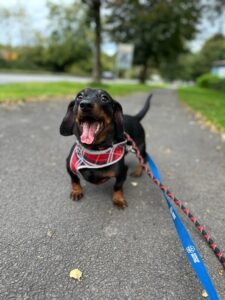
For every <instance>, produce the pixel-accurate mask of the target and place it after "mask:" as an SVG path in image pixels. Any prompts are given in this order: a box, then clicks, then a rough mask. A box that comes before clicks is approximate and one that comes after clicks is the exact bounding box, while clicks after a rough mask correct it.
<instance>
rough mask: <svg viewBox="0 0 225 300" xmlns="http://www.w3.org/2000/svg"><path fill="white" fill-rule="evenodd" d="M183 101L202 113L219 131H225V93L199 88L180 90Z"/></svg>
mask: <svg viewBox="0 0 225 300" xmlns="http://www.w3.org/2000/svg"><path fill="white" fill-rule="evenodd" d="M178 95H179V98H180V100H181V101H183V102H185V103H186V104H187V105H188V106H190V108H191V109H193V110H194V111H196V112H199V113H201V114H202V115H203V116H205V117H206V118H207V119H208V120H209V121H210V122H212V123H213V124H214V125H215V126H216V127H217V128H218V129H219V130H222V131H225V93H224V92H217V91H212V90H208V89H203V88H199V87H182V88H179V89H178Z"/></svg>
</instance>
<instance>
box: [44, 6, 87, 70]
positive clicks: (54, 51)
mask: <svg viewBox="0 0 225 300" xmlns="http://www.w3.org/2000/svg"><path fill="white" fill-rule="evenodd" d="M49 9H50V13H49V18H50V20H51V23H50V24H51V35H50V38H49V40H48V46H47V49H46V52H45V63H46V65H47V66H48V67H49V68H51V69H52V70H54V71H61V72H63V71H65V70H67V69H68V68H69V66H71V65H75V64H78V65H80V66H81V65H82V63H84V64H87V63H89V64H90V65H91V45H90V43H88V32H87V28H86V26H85V22H84V10H83V8H82V9H81V5H80V4H79V3H76V2H75V3H74V4H72V5H70V6H66V7H62V6H61V5H57V4H51V3H49ZM59 24H60V25H59ZM86 70H87V68H86ZM84 72H85V71H84Z"/></svg>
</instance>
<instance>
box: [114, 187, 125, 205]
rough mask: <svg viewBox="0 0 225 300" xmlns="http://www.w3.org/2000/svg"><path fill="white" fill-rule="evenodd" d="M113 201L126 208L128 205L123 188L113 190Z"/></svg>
mask: <svg viewBox="0 0 225 300" xmlns="http://www.w3.org/2000/svg"><path fill="white" fill-rule="evenodd" d="M112 201H113V203H114V204H115V205H117V206H118V207H119V208H125V207H126V206H127V204H126V201H125V199H124V196H123V191H122V190H119V191H114V192H113V198H112Z"/></svg>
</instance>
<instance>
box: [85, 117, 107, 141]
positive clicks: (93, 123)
mask: <svg viewBox="0 0 225 300" xmlns="http://www.w3.org/2000/svg"><path fill="white" fill-rule="evenodd" d="M79 126H80V131H81V136H80V140H81V142H82V143H84V144H89V145H90V144H92V143H93V142H94V140H95V137H96V136H97V135H98V134H99V133H100V132H101V131H102V129H103V122H102V121H99V120H94V119H84V120H80V122H79Z"/></svg>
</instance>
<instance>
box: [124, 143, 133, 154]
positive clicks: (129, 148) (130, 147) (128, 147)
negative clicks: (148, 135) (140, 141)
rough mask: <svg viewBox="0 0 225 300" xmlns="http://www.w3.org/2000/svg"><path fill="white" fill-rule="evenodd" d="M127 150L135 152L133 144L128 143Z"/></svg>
mask: <svg viewBox="0 0 225 300" xmlns="http://www.w3.org/2000/svg"><path fill="white" fill-rule="evenodd" d="M126 151H127V152H131V153H135V150H134V149H133V147H132V145H128V144H126Z"/></svg>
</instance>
